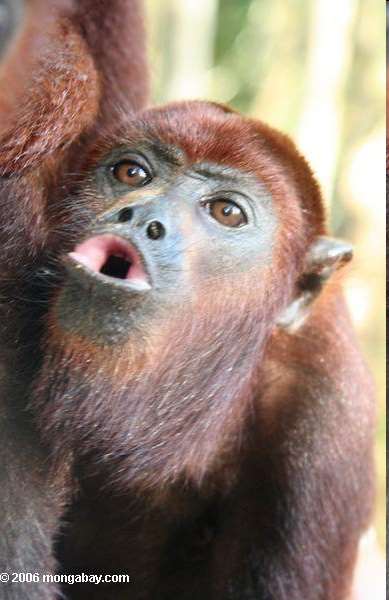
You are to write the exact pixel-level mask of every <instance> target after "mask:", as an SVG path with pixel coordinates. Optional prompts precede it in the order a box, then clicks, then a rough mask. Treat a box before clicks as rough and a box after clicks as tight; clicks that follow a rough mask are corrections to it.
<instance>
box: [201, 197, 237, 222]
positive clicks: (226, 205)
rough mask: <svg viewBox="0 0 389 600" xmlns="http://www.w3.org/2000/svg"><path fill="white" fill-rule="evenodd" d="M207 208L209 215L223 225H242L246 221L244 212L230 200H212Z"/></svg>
mask: <svg viewBox="0 0 389 600" xmlns="http://www.w3.org/2000/svg"><path fill="white" fill-rule="evenodd" d="M207 208H208V211H209V214H210V215H211V217H213V218H214V219H215V220H216V221H218V222H219V223H220V224H221V225H224V226H225V227H242V225H246V223H247V216H246V214H245V213H244V212H243V210H242V209H241V208H240V206H238V205H237V204H235V202H232V201H231V200H224V199H223V200H213V201H212V202H208V204H207Z"/></svg>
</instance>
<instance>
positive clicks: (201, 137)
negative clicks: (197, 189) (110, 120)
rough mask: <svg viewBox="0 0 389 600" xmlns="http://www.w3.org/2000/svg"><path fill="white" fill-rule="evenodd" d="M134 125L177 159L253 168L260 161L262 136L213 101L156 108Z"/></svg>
mask: <svg viewBox="0 0 389 600" xmlns="http://www.w3.org/2000/svg"><path fill="white" fill-rule="evenodd" d="M132 128H134V130H135V131H137V132H138V134H139V135H140V136H141V137H143V138H144V140H146V141H149V142H150V143H152V144H153V145H154V147H156V148H159V150H160V152H161V153H163V152H166V153H167V154H169V155H170V157H171V158H172V159H173V160H174V158H176V159H177V162H183V163H187V164H188V163H189V164H192V163H201V162H214V163H215V162H216V163H219V164H222V165H228V166H231V167H235V168H238V169H239V168H241V169H242V170H244V171H247V170H250V171H252V170H253V167H254V165H255V159H257V161H258V150H259V145H258V139H257V135H256V134H255V131H254V130H253V128H252V127H251V126H250V124H249V123H248V122H247V121H245V120H244V119H243V118H242V117H241V116H240V115H238V114H236V113H225V112H224V111H222V110H221V109H218V108H217V107H214V106H213V105H201V104H200V105H196V104H195V103H194V104H190V103H188V104H184V105H182V106H180V107H179V108H178V107H176V106H173V107H171V108H168V109H152V110H149V111H146V112H145V113H143V114H142V115H141V118H140V119H139V118H138V119H137V120H136V121H134V122H133V125H132V127H131V126H130V129H132Z"/></svg>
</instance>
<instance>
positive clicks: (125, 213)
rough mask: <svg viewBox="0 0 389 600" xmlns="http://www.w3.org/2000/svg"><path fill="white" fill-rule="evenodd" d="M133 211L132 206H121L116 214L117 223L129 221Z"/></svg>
mask: <svg viewBox="0 0 389 600" xmlns="http://www.w3.org/2000/svg"><path fill="white" fill-rule="evenodd" d="M133 214H134V211H133V210H132V208H122V210H121V211H120V212H119V215H118V221H119V223H126V222H127V221H131V219H132V216H133Z"/></svg>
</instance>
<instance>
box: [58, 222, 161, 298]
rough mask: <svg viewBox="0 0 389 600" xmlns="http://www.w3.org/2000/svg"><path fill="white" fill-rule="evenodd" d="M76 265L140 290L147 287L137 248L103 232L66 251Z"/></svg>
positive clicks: (96, 274) (99, 276)
mask: <svg viewBox="0 0 389 600" xmlns="http://www.w3.org/2000/svg"><path fill="white" fill-rule="evenodd" d="M68 257H69V258H70V260H71V262H72V263H73V266H74V263H76V264H75V266H76V268H78V269H82V271H83V272H84V273H87V274H89V275H91V276H92V277H94V278H95V279H96V278H97V279H99V280H100V281H104V282H105V283H112V284H119V285H120V284H121V285H123V284H124V285H126V286H127V287H131V288H136V289H139V290H145V289H150V284H149V281H148V276H147V273H146V271H145V268H144V266H143V262H142V259H141V256H140V254H139V252H138V250H137V249H136V248H135V247H134V246H133V245H132V244H131V243H130V242H128V241H127V240H125V239H123V238H121V237H118V236H115V235H111V234H103V235H97V236H94V237H91V238H89V239H88V240H86V241H84V242H81V244H78V245H77V246H76V247H75V249H74V251H73V252H70V253H69V254H68Z"/></svg>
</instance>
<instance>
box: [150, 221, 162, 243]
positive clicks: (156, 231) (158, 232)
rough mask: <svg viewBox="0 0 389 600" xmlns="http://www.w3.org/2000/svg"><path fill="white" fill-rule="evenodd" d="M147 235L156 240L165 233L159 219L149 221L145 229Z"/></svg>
mask: <svg viewBox="0 0 389 600" xmlns="http://www.w3.org/2000/svg"><path fill="white" fill-rule="evenodd" d="M146 232H147V237H149V238H150V239H151V240H158V239H160V238H163V236H164V235H165V227H164V226H163V225H162V223H160V222H159V221H151V223H149V225H148V226H147V229H146Z"/></svg>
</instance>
